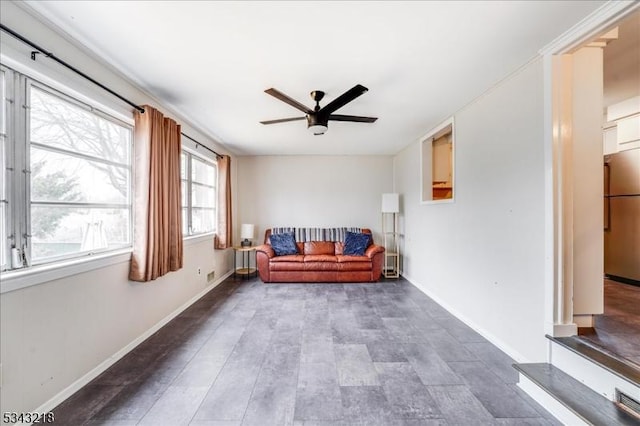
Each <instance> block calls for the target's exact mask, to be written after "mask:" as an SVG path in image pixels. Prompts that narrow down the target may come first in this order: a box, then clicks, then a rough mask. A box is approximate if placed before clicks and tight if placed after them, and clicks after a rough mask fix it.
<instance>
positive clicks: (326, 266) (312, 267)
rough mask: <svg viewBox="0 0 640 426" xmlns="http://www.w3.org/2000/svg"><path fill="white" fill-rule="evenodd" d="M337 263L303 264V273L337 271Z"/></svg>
mask: <svg viewBox="0 0 640 426" xmlns="http://www.w3.org/2000/svg"><path fill="white" fill-rule="evenodd" d="M339 266H340V265H338V262H304V270H305V272H309V271H311V272H313V271H318V272H320V271H337V270H338V268H339Z"/></svg>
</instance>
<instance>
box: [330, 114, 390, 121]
mask: <svg viewBox="0 0 640 426" xmlns="http://www.w3.org/2000/svg"><path fill="white" fill-rule="evenodd" d="M377 119H378V117H360V116H357V115H340V114H331V115H329V120H333V121H355V122H357V123H373V122H375V121H376V120H377Z"/></svg>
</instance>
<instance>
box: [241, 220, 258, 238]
mask: <svg viewBox="0 0 640 426" xmlns="http://www.w3.org/2000/svg"><path fill="white" fill-rule="evenodd" d="M254 228H255V227H254V226H253V224H250V223H243V224H242V227H241V228H240V238H242V239H245V240H250V239H252V238H253V232H254Z"/></svg>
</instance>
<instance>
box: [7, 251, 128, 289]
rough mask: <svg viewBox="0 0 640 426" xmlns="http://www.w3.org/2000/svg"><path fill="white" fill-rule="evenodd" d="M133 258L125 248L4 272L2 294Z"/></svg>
mask: <svg viewBox="0 0 640 426" xmlns="http://www.w3.org/2000/svg"><path fill="white" fill-rule="evenodd" d="M130 260H131V249H130V248H127V249H123V250H118V251H114V252H111V253H105V254H99V255H92V256H85V257H82V258H76V259H71V260H67V261H62V262H56V263H52V264H48V265H38V266H32V267H30V268H24V269H18V270H15V271H8V272H3V273H2V282H1V283H0V294H3V293H8V292H10V291H15V290H20V289H22V288H26V287H30V286H33V285H38V284H42V283H45V282H48V281H53V280H57V279H60V278H65V277H69V276H72V275H77V274H81V273H83V272H88V271H92V270H94V269H100V268H104V267H106V266H110V265H115V264H118V263H125V262H129V261H130Z"/></svg>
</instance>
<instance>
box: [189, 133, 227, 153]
mask: <svg viewBox="0 0 640 426" xmlns="http://www.w3.org/2000/svg"><path fill="white" fill-rule="evenodd" d="M180 133H181V134H182V136H184V137H185V138H187V139H191V140H192V141H193V142H195V143H196V148H197V147H198V146H201V147H203V148H204V149H206V150H207V151H211V152H213V153H214V154H215V155H216V158H222V155H221V154H218V153H217V152H215V151H214V150H212V149H211V148H209V147H208V146H206V145H204V144H202V143H200V142H198V141H197V140H195V139H194V138H192V137H191V136H189V135H187V134H185V133H182V132H180Z"/></svg>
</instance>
